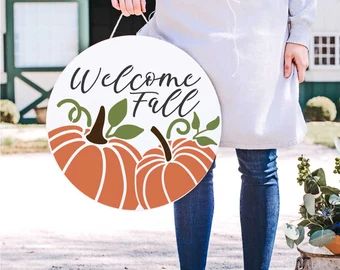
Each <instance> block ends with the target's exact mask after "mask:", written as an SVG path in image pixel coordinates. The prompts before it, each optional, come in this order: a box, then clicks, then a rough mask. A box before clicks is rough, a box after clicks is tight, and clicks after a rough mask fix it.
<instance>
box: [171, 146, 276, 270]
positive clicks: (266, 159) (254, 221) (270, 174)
mask: <svg viewBox="0 0 340 270" xmlns="http://www.w3.org/2000/svg"><path fill="white" fill-rule="evenodd" d="M235 151H236V154H237V158H238V162H239V168H238V170H239V171H240V172H241V181H242V185H241V194H240V222H241V231H242V248H243V265H244V269H245V270H267V269H269V265H270V260H271V256H272V251H273V247H274V240H275V235H276V229H277V223H278V218H279V207H280V199H279V186H278V175H277V166H276V158H277V155H276V152H277V150H276V149H251V150H247V149H235ZM226 165H227V164H226ZM215 167H216V160H214V162H213V164H212V165H211V168H210V169H209V171H208V172H207V174H206V176H205V177H204V178H203V180H202V181H201V182H200V183H199V184H198V185H197V187H195V189H193V190H192V191H191V192H189V193H188V194H187V195H186V196H184V197H183V198H181V199H179V200H178V201H176V202H175V203H174V215H175V227H176V241H177V249H178V254H179V261H180V265H181V270H203V269H205V266H206V260H207V252H208V246H209V238H210V232H211V224H212V218H213V213H214V193H213V181H212V180H213V169H214V168H215ZM224 180H228V181H232V180H231V179H224ZM225 192H226V194H227V193H228V190H226V191H225Z"/></svg>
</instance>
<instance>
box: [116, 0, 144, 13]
mask: <svg viewBox="0 0 340 270" xmlns="http://www.w3.org/2000/svg"><path fill="white" fill-rule="evenodd" d="M111 3H112V6H113V7H114V8H115V9H117V10H120V11H122V13H123V15H124V16H127V17H128V16H130V15H141V14H142V13H144V12H146V8H145V6H146V0H111Z"/></svg>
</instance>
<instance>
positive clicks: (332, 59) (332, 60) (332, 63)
mask: <svg viewBox="0 0 340 270" xmlns="http://www.w3.org/2000/svg"><path fill="white" fill-rule="evenodd" d="M329 62H330V64H331V65H335V57H331V58H330V59H329Z"/></svg>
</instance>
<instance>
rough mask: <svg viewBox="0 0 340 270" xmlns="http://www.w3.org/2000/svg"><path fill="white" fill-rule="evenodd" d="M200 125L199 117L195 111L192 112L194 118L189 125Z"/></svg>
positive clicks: (196, 126) (194, 126)
mask: <svg viewBox="0 0 340 270" xmlns="http://www.w3.org/2000/svg"><path fill="white" fill-rule="evenodd" d="M200 125H201V123H200V119H199V117H198V115H197V113H195V112H194V118H193V119H192V122H191V127H192V128H193V129H199V128H200Z"/></svg>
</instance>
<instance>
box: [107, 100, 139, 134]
mask: <svg viewBox="0 0 340 270" xmlns="http://www.w3.org/2000/svg"><path fill="white" fill-rule="evenodd" d="M126 115H127V99H126V98H125V99H123V100H121V101H119V102H117V103H116V104H115V105H113V106H112V107H111V109H110V111H109V115H108V120H109V124H110V127H109V129H108V130H107V132H106V134H105V137H106V138H112V137H117V138H120V139H125V140H129V139H133V138H135V137H137V136H138V135H139V134H141V133H142V132H143V131H144V129H143V128H141V127H138V126H136V125H131V124H127V125H121V126H119V127H118V128H116V127H117V126H118V125H119V124H120V123H121V122H122V121H123V120H124V118H125V117H126ZM115 128H116V129H115ZM114 129H115V131H114V132H112V131H113V130H114Z"/></svg>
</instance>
